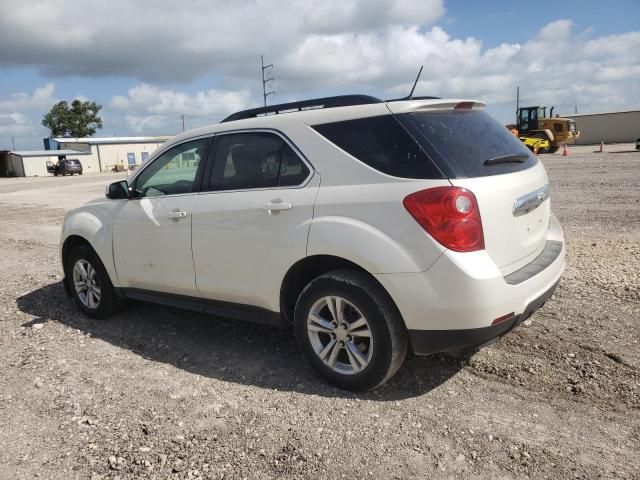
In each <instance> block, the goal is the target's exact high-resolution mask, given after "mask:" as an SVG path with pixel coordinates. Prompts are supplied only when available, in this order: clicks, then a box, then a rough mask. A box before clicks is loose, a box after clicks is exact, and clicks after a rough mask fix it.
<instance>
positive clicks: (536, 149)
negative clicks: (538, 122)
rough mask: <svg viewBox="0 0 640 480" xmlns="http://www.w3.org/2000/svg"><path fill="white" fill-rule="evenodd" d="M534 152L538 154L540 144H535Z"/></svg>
mask: <svg viewBox="0 0 640 480" xmlns="http://www.w3.org/2000/svg"><path fill="white" fill-rule="evenodd" d="M533 154H534V155H536V156H537V155H538V144H535V145H534V146H533Z"/></svg>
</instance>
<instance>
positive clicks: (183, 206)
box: [113, 138, 209, 296]
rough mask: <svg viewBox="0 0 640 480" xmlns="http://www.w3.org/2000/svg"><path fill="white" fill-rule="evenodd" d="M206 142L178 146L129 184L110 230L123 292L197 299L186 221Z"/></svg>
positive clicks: (188, 223) (201, 165)
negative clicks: (127, 195) (130, 290)
mask: <svg viewBox="0 0 640 480" xmlns="http://www.w3.org/2000/svg"><path fill="white" fill-rule="evenodd" d="M208 145H209V139H206V138H201V139H197V140H192V141H189V142H186V143H182V144H180V145H177V146H175V147H173V148H171V149H169V150H167V151H166V152H165V153H163V154H162V155H160V156H159V157H158V158H156V159H154V160H153V161H152V163H150V164H149V165H148V166H147V167H146V168H145V169H144V170H143V171H142V172H141V173H140V174H139V175H138V176H137V177H136V178H135V179H134V181H133V184H132V185H131V187H130V188H131V190H132V193H133V198H131V199H129V200H128V201H126V202H124V203H123V206H122V209H121V210H119V211H118V213H117V214H116V218H115V219H114V225H113V250H114V261H115V266H116V271H117V275H118V280H119V282H120V284H121V286H122V287H128V288H137V289H143V290H152V291H157V292H166V293H175V294H180V295H190V296H196V295H197V290H196V286H195V272H194V269H193V258H192V255H191V215H192V213H193V207H194V204H195V200H196V196H197V190H198V187H199V185H198V184H199V179H200V176H201V174H200V172H201V170H202V169H203V163H204V162H201V159H203V158H204V157H205V155H206V152H207V149H208Z"/></svg>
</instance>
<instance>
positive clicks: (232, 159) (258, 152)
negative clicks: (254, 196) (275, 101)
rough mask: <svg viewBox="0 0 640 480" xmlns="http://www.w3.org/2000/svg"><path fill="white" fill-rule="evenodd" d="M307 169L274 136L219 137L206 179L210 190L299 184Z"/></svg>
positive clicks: (268, 134)
mask: <svg viewBox="0 0 640 480" xmlns="http://www.w3.org/2000/svg"><path fill="white" fill-rule="evenodd" d="M308 176H309V168H308V167H307V166H306V165H305V164H304V162H303V161H302V160H301V159H300V157H298V156H297V155H296V154H295V152H294V151H293V150H292V149H291V147H289V145H287V144H286V142H285V141H284V140H283V139H282V138H280V137H279V136H278V135H275V134H273V133H267V132H256V133H235V134H229V135H222V136H221V137H220V140H219V142H218V146H217V148H216V154H215V159H214V162H213V169H212V171H211V177H210V181H209V184H210V188H211V190H217V191H220V190H246V189H253V188H275V187H279V186H296V185H300V184H301V183H302V182H303V181H304V180H305V179H306V178H307V177H308Z"/></svg>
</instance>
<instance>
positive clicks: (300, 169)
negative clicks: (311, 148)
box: [278, 143, 309, 187]
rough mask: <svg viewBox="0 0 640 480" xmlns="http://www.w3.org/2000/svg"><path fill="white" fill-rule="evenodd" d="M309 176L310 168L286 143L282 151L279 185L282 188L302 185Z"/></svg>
mask: <svg viewBox="0 0 640 480" xmlns="http://www.w3.org/2000/svg"><path fill="white" fill-rule="evenodd" d="M308 176H309V168H308V167H307V166H306V165H305V164H304V162H303V161H302V160H301V159H300V157H299V156H298V155H297V154H296V152H294V151H293V149H292V148H291V147H290V146H289V145H287V144H286V143H285V144H284V149H283V151H282V161H281V162H280V179H279V182H278V185H279V186H281V187H293V186H296V185H300V184H301V183H302V182H304V180H305V179H306V178H307V177H308Z"/></svg>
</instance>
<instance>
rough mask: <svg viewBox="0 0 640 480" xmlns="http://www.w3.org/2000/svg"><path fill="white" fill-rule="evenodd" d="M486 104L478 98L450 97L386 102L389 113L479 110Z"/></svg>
mask: <svg viewBox="0 0 640 480" xmlns="http://www.w3.org/2000/svg"><path fill="white" fill-rule="evenodd" d="M486 105H487V104H486V103H484V102H481V101H479V100H468V99H462V98H461V99H452V100H440V99H438V100H436V99H433V100H406V101H394V102H388V103H387V108H388V109H389V111H390V112H391V113H409V112H421V111H429V110H470V109H474V110H479V109H483V108H484V107H485V106H486Z"/></svg>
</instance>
